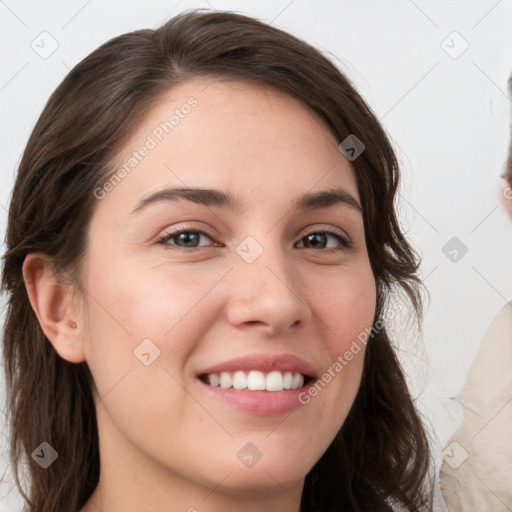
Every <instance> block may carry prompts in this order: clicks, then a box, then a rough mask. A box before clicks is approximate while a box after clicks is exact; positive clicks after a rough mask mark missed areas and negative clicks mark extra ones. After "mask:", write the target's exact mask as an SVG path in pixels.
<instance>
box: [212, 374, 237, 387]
mask: <svg viewBox="0 0 512 512" xmlns="http://www.w3.org/2000/svg"><path fill="white" fill-rule="evenodd" d="M210 382H211V381H210ZM232 385H233V379H232V378H231V375H230V374H229V373H226V372H222V373H221V374H220V387H221V388H230V387H231V386H232Z"/></svg>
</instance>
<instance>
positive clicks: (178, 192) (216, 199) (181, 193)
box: [130, 187, 363, 215]
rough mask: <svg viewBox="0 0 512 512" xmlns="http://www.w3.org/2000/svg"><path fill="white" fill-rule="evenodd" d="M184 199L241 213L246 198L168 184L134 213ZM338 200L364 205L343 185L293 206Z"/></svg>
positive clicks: (300, 207) (315, 205)
mask: <svg viewBox="0 0 512 512" xmlns="http://www.w3.org/2000/svg"><path fill="white" fill-rule="evenodd" d="M180 199H184V200H187V201H191V202H193V203H197V204H202V205H205V206H217V207H221V208H228V209H229V210H231V211H233V212H235V213H238V214H242V213H243V212H244V205H243V202H242V201H241V200H239V199H237V198H236V197H235V196H234V195H233V194H231V193H230V192H224V191H222V190H217V189H205V188H189V187H187V188H166V189H163V190H159V191H157V192H154V193H153V194H150V195H149V196H147V197H144V198H143V199H141V201H140V202H139V203H138V204H137V206H136V207H135V209H134V210H133V211H132V212H131V213H130V215H131V214H133V213H135V212H138V211H140V210H143V209H144V208H146V207H147V206H149V205H151V204H154V203H157V202H161V201H178V200H180ZM336 204H341V205H344V206H348V207H349V208H352V209H353V210H356V211H357V212H358V213H360V214H362V213H363V209H362V207H361V205H360V204H359V202H358V201H357V200H356V199H355V198H354V197H353V196H352V195H351V194H349V193H348V192H347V191H346V190H343V189H341V188H331V189H328V190H322V191H320V192H311V193H308V194H305V195H303V196H301V197H298V198H296V199H295V200H294V201H293V205H292V209H293V210H295V211H308V210H315V209H320V208H327V207H329V206H333V205H336Z"/></svg>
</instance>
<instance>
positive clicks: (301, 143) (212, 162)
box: [107, 79, 358, 209]
mask: <svg viewBox="0 0 512 512" xmlns="http://www.w3.org/2000/svg"><path fill="white" fill-rule="evenodd" d="M142 153H144V155H142ZM115 166H117V168H124V169H125V170H126V172H124V173H122V174H123V175H124V177H123V178H122V180H120V181H121V182H120V183H119V185H116V187H115V189H114V190H113V191H112V192H110V193H109V194H108V197H107V199H108V200H109V201H114V200H115V201H120V202H124V203H126V204H125V205H124V206H125V209H126V208H129V207H130V206H132V207H133V203H134V201H136V200H137V199H138V198H140V197H141V196H142V195H144V194H145V193H148V192H151V191H153V190H156V189H158V188H160V187H161V186H164V185H173V186H195V187H205V188H213V187H216V188H230V189H236V192H237V193H239V194H242V195H244V193H245V194H247V195H248V197H249V198H254V199H256V198H257V197H258V196H261V195H262V194H263V195H265V198H266V200H267V201H270V200H272V198H275V199H276V200H278V201H281V202H282V201H283V197H284V196H287V195H289V196H296V195H299V194H301V193H304V192H305V191H306V190H311V191H314V190H315V188H328V187H333V186H340V185H341V186H343V187H344V188H346V189H347V191H348V192H350V193H352V194H353V195H354V196H355V197H358V194H357V184H356V180H355V176H354V172H353V169H352V166H351V165H350V163H349V162H348V161H347V160H346V159H345V158H344V157H343V156H342V155H341V153H340V152H339V151H338V142H337V140H336V138H335V136H334V135H333V134H332V132H331V131H330V130H329V129H328V128H327V126H326V125H325V124H324V123H323V122H322V121H321V120H320V118H319V117H318V116H317V115H316V114H315V113H314V112H313V111H311V110H310V109H309V108H308V107H307V106H305V105H304V104H303V103H301V102H300V101H298V100H296V99H294V98H292V97H290V96H288V95H286V94H284V93H283V92H281V91H277V90H276V89H273V88H270V87H264V86H257V85H254V84H246V83H238V82H225V81H215V80H213V81H212V80H206V79H204V80H192V81H190V82H186V83H184V84H182V85H180V86H179V87H177V88H175V89H173V90H171V91H169V92H168V93H166V94H165V95H164V96H162V97H161V98H160V100H159V101H158V102H157V104H156V105H155V106H154V107H153V108H152V109H151V110H150V111H149V112H148V113H147V114H146V116H145V117H144V118H143V119H142V120H141V121H140V123H139V125H138V126H137V127H136V129H135V130H134V132H133V135H132V136H131V138H130V139H129V141H128V142H127V143H126V144H125V145H124V147H123V150H122V151H121V152H120V154H119V157H118V159H117V161H116V163H115ZM121 191H122V193H121Z"/></svg>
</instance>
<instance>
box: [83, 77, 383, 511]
mask: <svg viewBox="0 0 512 512" xmlns="http://www.w3.org/2000/svg"><path fill="white" fill-rule="evenodd" d="M192 98H193V99H192ZM187 105H188V106H187ZM172 116H174V117H172ZM166 123H167V124H166ZM338 143H339V141H337V140H336V139H335V138H334V136H333V135H332V134H331V133H330V132H329V130H328V129H327V128H326V127H324V125H323V124H322V123H320V121H319V120H318V119H317V118H316V117H315V116H314V115H313V114H312V113H311V112H310V111H309V110H308V109H307V108H306V107H305V106H303V105H302V104H301V103H300V102H298V101H296V100H294V99H291V98H290V97H288V96H286V95H283V94H282V93H278V92H275V91H273V90H271V89H264V88H261V87H256V86H251V85H246V84H239V83H220V82H210V83H208V82H207V81H200V80H196V81H191V82H188V83H186V84H184V85H182V86H180V87H179V88H176V89H174V90H173V91H172V92H170V93H168V94H167V95H166V97H165V99H164V100H163V101H161V102H160V103H159V104H158V106H156V107H155V108H153V109H152V110H151V111H150V112H149V113H148V115H147V116H146V117H145V119H143V120H141V123H140V125H139V127H138V129H137V130H136V132H135V133H134V135H133V138H132V139H131V140H130V141H129V143H128V144H126V145H125V148H124V150H123V152H122V154H120V156H119V161H118V164H119V165H118V167H117V168H120V167H122V166H123V165H124V164H125V163H127V166H126V168H125V172H120V173H118V178H119V179H117V180H116V181H112V182H111V183H110V184H106V185H105V186H104V187H103V188H101V191H100V190H98V189H97V190H96V192H95V194H96V196H97V197H98V198H100V199H98V202H97V209H96V211H95V213H94V216H93V218H92V221H91V225H90V231H89V246H88V253H87V256H86V259H85V261H84V266H83V269H82V274H81V281H82V284H83V286H84V287H85V289H86V290H87V293H85V300H86V301H87V308H86V309H85V311H87V313H86V316H87V317H86V318H84V319H82V324H83V323H85V329H86V330H84V349H85V353H86V361H87V364H88V365H89V367H90V369H91V372H92V375H93V377H94V381H95V384H96V387H97V390H98V391H97V392H98V396H97V406H96V407H97V416H98V424H99V432H100V442H101V457H102V478H107V477H108V475H109V474H110V475H111V476H112V475H114V473H115V475H116V477H115V478H121V476H120V475H125V476H126V479H125V481H130V482H131V484H130V489H133V488H132V487H131V485H132V484H133V486H137V485H141V486H142V484H143V483H146V484H148V485H149V486H151V488H152V492H156V491H155V489H157V488H159V484H158V483H156V482H160V483H162V484H163V485H167V486H171V487H172V485H173V483H176V485H178V483H179V485H180V489H185V488H190V489H192V488H195V489H197V488H199V487H201V488H203V489H205V492H204V494H205V495H207V494H208V492H210V491H211V490H212V489H214V488H216V491H215V493H216V495H220V494H222V493H225V494H229V493H230V492H233V493H236V492H237V490H238V491H239V490H241V489H243V490H244V492H246V493H251V492H254V493H256V494H257V493H261V491H262V490H264V489H266V490H267V491H269V492H270V491H271V490H276V489H277V490H280V491H282V488H283V487H284V488H286V489H287V492H289V493H290V496H294V497H295V498H294V499H300V492H301V489H302V483H303V478H304V477H305V475H306V474H307V472H308V471H309V470H310V469H311V468H312V466H313V465H314V464H315V462H316V461H317V460H318V459H319V458H320V456H321V455H322V454H323V452H324V451H325V450H326V448H327V447H328V445H329V444H330V443H331V441H332V440H333V438H334V436H335V435H336V433H337V432H338V431H339V429H340V427H341V426H342V424H343V422H344V420H345V418H346V416H347V414H348V412H349V409H350V407H351V405H352V403H353V401H354V398H355V395H356V392H357V390H358V386H359V383H360V379H361V373H362V367H363V355H364V344H362V343H361V342H358V341H357V337H358V335H360V334H361V333H362V332H364V331H365V329H368V328H370V327H371V325H372V321H373V318H374V313H375V299H376V290H375V282H374V277H373V274H372V270H371V267H370V263H369V259H368V254H367V249H366V245H365V237H364V228H363V218H362V215H361V211H360V209H359V206H358V205H359V195H358V190H357V183H356V178H355V175H354V171H353V169H352V167H351V165H350V163H349V162H348V161H347V160H346V159H345V157H344V156H343V155H342V154H341V153H340V152H339V150H338V148H337V146H338ZM144 147H145V148H146V149H142V148H144ZM178 233H181V234H179V235H178ZM77 323H78V322H77ZM354 341H356V343H355V344H354ZM356 347H358V348H357V349H356ZM342 361H343V362H342ZM336 362H338V364H337V365H336ZM340 367H341V369H340ZM329 371H330V374H329V375H330V377H331V378H330V379H329V378H328V377H325V376H324V380H322V375H324V373H325V372H329ZM287 374H291V376H290V375H287ZM295 374H298V375H296V376H295ZM304 374H305V375H306V380H305V384H304V385H302V376H301V375H304ZM318 379H321V380H322V383H323V385H322V386H320V385H318V384H317V390H316V393H315V391H312V387H311V386H313V384H314V383H315V381H316V380H318ZM219 380H220V384H221V385H220V386H219V385H216V384H218V381H219ZM233 380H234V382H235V386H236V387H238V388H243V387H244V386H245V385H249V386H250V387H251V388H255V389H252V390H248V389H245V390H243V389H234V388H232V387H231V388H229V387H227V386H229V385H230V384H231V381H233ZM209 382H210V383H209ZM222 386H224V387H222ZM290 386H291V387H297V386H298V389H283V387H286V388H289V387H290ZM262 387H264V390H262V389H261V388H262ZM279 389H283V390H281V391H279ZM134 475H136V477H135V476H134ZM112 478H114V477H113V476H112ZM187 486H188V487H187ZM168 488H169V487H168ZM130 489H125V490H124V491H123V492H130ZM207 503H208V502H205V506H206V504H207ZM191 505H193V504H191ZM199 508H200V507H199Z"/></svg>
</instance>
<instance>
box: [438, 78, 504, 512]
mask: <svg viewBox="0 0 512 512" xmlns="http://www.w3.org/2000/svg"><path fill="white" fill-rule="evenodd" d="M509 91H510V93H512V78H511V79H510V80H509ZM503 178H504V182H503V189H502V194H501V197H502V203H503V205H504V206H505V209H506V210H507V211H508V212H509V213H510V214H512V141H511V145H510V149H509V157H508V162H507V165H506V170H505V174H504V176H503ZM511 365H512V303H507V304H505V305H504V306H503V308H502V309H501V311H500V312H499V313H498V315H497V316H496V318H495V319H494V321H493V323H492V324H491V326H490V327H489V329H488V331H487V333H486V335H485V338H484V340H483V342H482V345H481V346H480V349H479V351H478V354H477V355H476V357H475V360H474V361H473V364H472V365H471V368H470V371H469V373H468V376H467V379H466V383H465V385H464V388H463V389H462V391H461V392H460V393H459V395H458V396H457V401H458V402H459V403H460V404H462V406H463V407H464V418H463V420H462V424H461V426H460V427H459V429H458V430H457V431H456V432H455V434H454V435H453V436H452V438H451V439H450V441H449V443H448V445H447V447H446V448H445V450H444V452H443V458H444V463H443V466H442V468H441V485H442V490H443V496H444V499H445V501H446V504H447V505H448V508H449V509H450V510H453V511H458V510H492V511H493V512H501V511H503V512H505V511H507V510H510V509H511V508H512V373H511V371H510V367H511Z"/></svg>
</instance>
